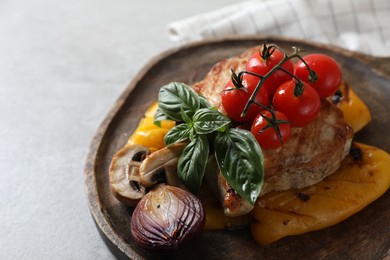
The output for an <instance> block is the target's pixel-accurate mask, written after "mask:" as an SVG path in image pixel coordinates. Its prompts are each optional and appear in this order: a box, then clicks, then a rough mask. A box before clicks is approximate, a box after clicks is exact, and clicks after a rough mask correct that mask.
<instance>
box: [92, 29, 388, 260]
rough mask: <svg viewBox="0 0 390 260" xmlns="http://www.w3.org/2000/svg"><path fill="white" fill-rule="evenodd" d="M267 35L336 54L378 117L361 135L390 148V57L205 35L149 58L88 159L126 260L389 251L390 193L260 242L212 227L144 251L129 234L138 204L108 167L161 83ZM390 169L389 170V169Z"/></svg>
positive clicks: (95, 190) (190, 74)
mask: <svg viewBox="0 0 390 260" xmlns="http://www.w3.org/2000/svg"><path fill="white" fill-rule="evenodd" d="M264 40H267V42H269V43H271V42H272V43H276V44H278V45H279V46H281V47H282V48H284V49H285V50H289V49H290V48H291V47H292V46H297V47H300V48H301V49H305V50H307V52H308V53H309V52H320V53H325V54H328V55H331V56H332V57H334V58H335V59H336V60H337V62H338V63H339V64H340V66H341V67H342V70H343V78H344V79H345V80H346V81H347V82H349V83H350V84H351V86H353V88H354V90H355V91H356V92H357V93H358V95H359V96H361V97H362V98H363V99H364V100H365V102H366V103H367V104H368V106H369V108H370V110H371V112H372V115H373V120H372V122H371V123H370V125H369V126H368V127H366V128H365V129H364V130H362V131H361V132H360V133H358V134H357V135H356V138H355V139H356V140H358V141H360V142H363V143H367V144H370V145H373V146H377V147H379V148H381V149H383V150H385V151H387V152H390V136H389V134H388V127H389V126H390V122H389V121H390V117H389V115H390V104H389V102H390V58H381V59H379V58H374V57H370V56H366V55H363V54H359V53H354V52H350V51H347V50H344V49H340V48H337V47H333V46H328V45H321V44H317V43H311V42H308V41H302V40H295V39H287V38H279V37H278V38H275V37H266V36H259V37H255V38H254V37H251V38H230V39H221V40H215V41H207V42H199V43H194V44H190V45H186V46H182V47H178V48H176V49H172V50H170V51H167V52H165V53H163V54H161V55H160V56H158V57H156V58H155V59H153V60H152V61H150V62H149V64H147V65H146V66H145V67H144V68H143V69H142V70H141V71H140V72H139V73H138V75H137V76H136V77H135V78H134V79H133V81H132V82H131V83H130V85H129V86H128V88H127V89H126V90H125V92H124V93H123V94H122V95H121V96H120V98H119V99H118V101H117V102H116V104H115V105H114V107H113V108H112V110H111V111H110V112H109V113H108V115H107V117H106V119H105V120H104V121H103V122H102V124H101V126H100V128H99V129H98V131H97V133H96V135H95V137H94V139H93V140H92V142H91V146H90V150H89V154H88V156H87V159H86V165H85V192H86V196H87V200H88V203H89V208H90V211H91V214H92V217H93V219H94V221H95V223H96V226H97V228H98V229H99V231H100V233H101V235H102V238H103V239H104V241H105V242H106V244H107V245H108V246H109V247H110V249H111V250H112V252H113V253H114V254H115V255H116V256H117V257H118V258H120V259H126V258H130V259H161V258H164V257H168V256H169V258H170V259H237V258H240V259H259V258H264V259H286V258H288V259H331V258H337V259H383V258H386V257H390V235H389V234H390V192H389V191H388V192H387V193H386V194H384V195H383V196H382V197H381V198H379V199H378V200H377V201H375V202H374V203H372V204H371V205H369V206H368V207H366V208H365V209H363V210H362V211H361V212H359V213H357V214H355V215H354V216H352V217H351V218H349V219H347V220H345V221H343V222H342V223H340V224H338V225H335V226H333V227H330V228H326V229H323V230H320V231H316V232H310V233H307V234H304V235H300V236H292V237H287V238H284V239H281V240H280V241H277V242H276V243H274V244H271V245H269V246H259V245H257V244H256V243H255V242H254V241H253V240H252V238H251V235H250V232H249V230H241V231H213V232H212V231H206V232H204V233H203V235H202V236H201V238H200V239H198V240H197V241H194V242H193V243H191V244H190V245H188V246H187V247H185V248H183V249H181V250H179V251H177V252H174V253H173V254H161V253H155V252H150V251H145V250H143V249H141V248H138V247H137V246H135V245H134V242H133V240H132V238H131V234H130V226H129V225H130V218H131V213H132V211H131V209H129V208H127V207H125V206H123V205H121V204H120V203H119V202H118V201H117V200H116V199H115V198H114V197H113V196H112V195H111V193H110V191H109V186H108V167H109V164H110V161H111V158H112V157H113V155H114V154H115V153H116V151H118V150H119V149H120V148H121V147H122V146H123V145H124V144H125V143H126V142H127V139H128V138H129V136H130V135H131V133H132V132H133V131H134V130H135V128H136V126H137V125H138V122H139V120H140V119H141V117H142V115H143V113H144V111H145V110H146V109H147V107H148V106H149V105H150V104H152V102H154V101H155V100H156V99H157V93H158V90H159V88H160V87H161V86H162V85H164V84H167V83H169V82H171V81H181V82H186V83H188V84H190V83H192V82H194V81H197V80H199V79H201V78H202V77H203V76H204V75H205V74H206V73H207V71H208V70H209V69H210V68H211V66H212V65H213V64H215V63H216V62H217V61H219V60H221V59H223V58H227V57H230V56H234V55H237V54H239V53H241V52H243V51H244V50H245V49H246V48H249V47H252V46H255V45H258V44H260V43H261V42H262V41H264ZM389 170H390V169H389Z"/></svg>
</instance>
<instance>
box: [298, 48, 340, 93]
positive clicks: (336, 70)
mask: <svg viewBox="0 0 390 260" xmlns="http://www.w3.org/2000/svg"><path fill="white" fill-rule="evenodd" d="M303 60H304V61H305V62H306V63H307V65H309V67H310V69H311V70H313V71H314V72H315V73H316V75H317V80H316V81H315V82H311V81H310V79H309V70H308V69H307V67H306V65H305V64H304V63H303V62H302V61H301V60H300V61H298V62H297V64H296V65H295V68H294V74H295V75H296V76H297V77H298V78H300V79H301V80H303V81H306V82H307V83H309V84H310V85H311V86H312V87H313V88H314V89H315V90H316V91H317V93H318V95H319V96H320V98H327V97H329V96H331V95H333V94H334V93H335V92H336V91H337V89H338V88H339V86H340V84H341V80H342V75H341V70H340V67H339V65H338V64H337V62H336V61H335V60H334V59H333V58H332V57H330V56H328V55H325V54H317V53H316V54H309V55H307V56H304V57H303Z"/></svg>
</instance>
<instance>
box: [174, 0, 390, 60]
mask: <svg viewBox="0 0 390 260" xmlns="http://www.w3.org/2000/svg"><path fill="white" fill-rule="evenodd" d="M168 33H169V36H170V39H171V40H172V41H174V42H178V43H185V42H190V41H196V40H202V39H209V38H217V37H226V36H232V35H254V34H265V35H274V36H276V35H283V36H289V37H294V38H302V39H309V40H313V41H318V42H322V43H331V44H334V45H338V46H340V47H343V48H346V49H349V50H353V51H359V52H363V53H366V54H371V55H374V56H382V57H383V56H390V0H252V1H245V2H240V3H238V4H235V5H231V6H226V7H222V8H221V9H219V10H215V11H211V12H208V13H205V14H199V15H196V16H193V17H189V18H187V19H185V20H181V21H176V22H172V23H171V24H169V25H168Z"/></svg>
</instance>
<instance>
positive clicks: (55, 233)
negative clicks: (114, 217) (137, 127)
mask: <svg viewBox="0 0 390 260" xmlns="http://www.w3.org/2000/svg"><path fill="white" fill-rule="evenodd" d="M235 2H236V1H234V0H218V1H209V0H197V1H186V2H184V1H176V0H169V1H157V0H154V1H131V0H115V1H109V0H67V1H55V0H25V1H23V0H1V1H0V169H1V173H0V211H1V212H0V216H1V218H0V232H1V236H0V259H112V258H114V257H113V256H112V254H111V253H110V252H109V250H108V249H107V248H106V246H105V244H104V243H103V241H102V240H101V238H100V236H99V234H98V231H97V229H96V228H95V226H94V223H93V220H92V217H91V216H90V214H89V210H88V206H87V201H86V198H85V194H84V186H83V185H84V183H83V181H84V180H83V177H84V175H83V169H84V159H85V156H86V153H87V150H88V146H89V143H90V141H91V139H92V137H93V136H94V134H95V131H96V129H97V128H98V126H99V124H100V122H101V121H102V120H103V119H104V117H105V116H106V113H107V112H108V111H109V109H110V108H111V106H112V105H113V104H114V102H115V100H116V99H117V98H118V97H119V95H120V94H121V92H122V91H123V90H124V89H125V88H126V86H127V84H128V83H129V82H130V81H131V79H132V77H133V76H134V75H135V74H136V73H137V72H138V71H139V70H140V69H141V68H142V66H144V65H145V64H146V63H147V62H148V60H149V59H151V58H152V57H154V56H155V55H157V54H159V53H160V52H162V51H164V50H167V49H169V48H171V47H174V44H173V43H171V42H170V41H169V39H168V36H167V31H166V25H167V24H168V23H169V22H171V21H175V20H180V19H183V18H185V17H188V16H191V15H194V14H197V13H200V12H206V11H208V10H213V9H216V8H219V7H221V6H223V5H228V4H232V3H235Z"/></svg>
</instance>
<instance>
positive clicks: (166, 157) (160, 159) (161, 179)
mask: <svg viewBox="0 0 390 260" xmlns="http://www.w3.org/2000/svg"><path fill="white" fill-rule="evenodd" d="M184 147H185V143H177V144H173V145H170V146H167V147H165V148H163V149H160V150H158V151H156V152H154V153H152V154H151V155H149V156H147V158H146V159H145V160H144V161H143V162H142V163H141V165H140V168H139V174H140V180H141V184H142V185H143V186H145V187H147V188H148V187H152V186H154V185H155V184H158V183H167V184H169V185H171V186H176V187H180V188H183V189H185V186H184V184H183V183H182V182H181V180H180V179H179V177H178V176H177V162H178V161H179V157H180V155H181V153H182V151H183V149H184Z"/></svg>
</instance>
